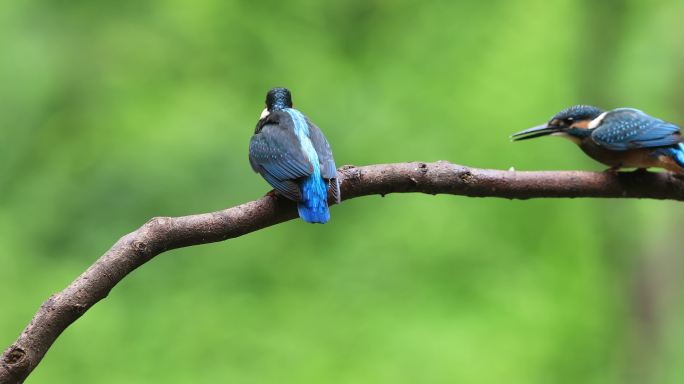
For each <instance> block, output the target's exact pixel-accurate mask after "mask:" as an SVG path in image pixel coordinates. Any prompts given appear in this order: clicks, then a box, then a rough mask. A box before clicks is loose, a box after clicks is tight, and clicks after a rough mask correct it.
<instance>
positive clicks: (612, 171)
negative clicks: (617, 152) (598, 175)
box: [603, 164, 622, 175]
mask: <svg viewBox="0 0 684 384" xmlns="http://www.w3.org/2000/svg"><path fill="white" fill-rule="evenodd" d="M621 167H622V166H621V165H619V164H618V165H613V166H611V167H610V168H608V169H606V170H605V171H603V172H605V173H608V174H610V175H617V173H618V171H619V170H620V168H621Z"/></svg>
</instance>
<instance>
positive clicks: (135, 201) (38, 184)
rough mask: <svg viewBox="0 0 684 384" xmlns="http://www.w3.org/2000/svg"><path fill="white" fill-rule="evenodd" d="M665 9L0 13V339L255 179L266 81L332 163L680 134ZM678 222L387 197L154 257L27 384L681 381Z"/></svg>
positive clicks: (646, 4) (125, 8)
mask: <svg viewBox="0 0 684 384" xmlns="http://www.w3.org/2000/svg"><path fill="white" fill-rule="evenodd" d="M682 14H684V4H682V2H681V1H676V0H667V1H645V0H644V1H620V0H612V1H602V2H595V1H589V0H584V1H569V0H568V1H552V2H549V1H542V0H529V1H503V0H499V1H489V2H485V1H479V2H475V1H473V2H456V1H425V2H418V1H416V2H412V1H389V0H348V1H335V2H321V1H317V0H295V1H268V2H254V1H234V0H232V1H221V0H200V1H194V2H187V1H147V2H140V1H131V0H126V1H118V2H104V1H100V2H97V1H57V0H50V1H48V0H42V1H41V0H25V1H4V2H0V52H1V53H0V55H1V57H0V132H1V133H2V140H0V284H1V285H0V301H1V302H2V303H3V306H2V307H3V309H2V314H1V315H0V344H2V346H3V347H4V346H6V345H9V344H10V343H11V342H12V341H13V340H14V339H15V338H16V336H17V335H18V334H19V333H20V331H21V329H22V328H23V327H24V326H25V325H26V323H27V322H28V320H29V319H30V318H31V316H32V315H33V314H34V312H35V310H36V309H37V308H38V306H39V305H40V303H41V302H42V301H43V300H45V299H46V298H47V297H48V296H49V295H50V294H51V293H53V292H56V291H58V290H61V289H62V288H63V287H65V286H66V285H67V284H68V283H69V282H70V281H71V280H73V279H74V278H75V277H76V276H77V275H78V274H80V273H81V272H82V271H83V270H84V269H85V268H87V266H88V265H90V264H91V263H92V262H93V261H94V260H95V259H96V258H97V257H98V256H99V255H101V254H102V253H103V252H104V251H106V250H107V249H108V248H109V247H110V246H111V245H112V244H113V243H114V242H115V241H116V240H117V239H118V238H119V237H120V236H122V235H123V234H125V233H127V232H130V231H132V230H134V229H135V228H137V227H138V226H139V225H141V224H143V223H144V222H145V221H146V220H147V219H149V218H150V217H152V216H162V215H163V216H175V215H185V214H192V213H199V212H208V211H213V210H219V209H222V208H226V207H230V206H233V205H236V204H239V203H242V202H245V201H249V200H252V199H255V198H258V197H260V196H262V195H263V194H264V193H265V192H266V191H267V190H269V187H268V186H267V184H266V183H265V182H264V181H263V180H262V179H261V178H260V177H259V176H258V175H256V174H253V173H252V171H251V169H250V167H249V164H248V161H247V147H248V142H249V138H250V136H251V134H252V132H253V127H254V124H255V122H256V120H257V118H258V116H259V113H260V112H261V110H262V108H263V99H264V95H265V92H266V91H267V90H268V89H269V88H270V87H272V86H287V87H289V88H291V89H292V91H293V94H294V101H295V105H296V106H297V107H298V108H300V109H301V110H303V111H304V112H305V113H306V114H307V115H308V116H309V117H310V118H311V119H312V120H313V121H315V122H316V123H317V124H318V125H319V126H320V127H321V128H322V129H323V131H324V132H325V133H326V135H327V137H328V139H329V140H330V142H331V143H332V146H333V149H334V152H335V155H336V159H337V162H338V164H339V165H343V164H356V165H364V164H372V163H386V162H401V161H414V160H421V161H434V160H440V159H444V160H450V161H452V162H456V163H460V164H466V165H472V166H478V167H487V168H500V169H507V168H509V167H511V166H514V167H515V168H516V169H588V170H602V169H603V168H604V167H603V166H601V165H599V164H596V163H594V162H592V161H591V160H590V159H588V158H586V157H585V156H584V155H583V154H582V153H581V152H580V151H579V150H578V149H577V148H575V147H574V146H573V145H571V144H570V143H569V142H566V141H562V140H557V139H546V140H539V141H533V142H524V143H516V144H511V143H510V142H509V139H508V135H509V134H511V133H512V132H515V131H518V130H521V129H524V128H527V127H529V126H532V125H535V124H538V123H541V122H544V121H546V120H547V119H548V118H549V117H550V116H551V115H552V114H554V113H555V112H557V111H558V110H560V109H562V108H564V107H567V106H569V105H572V104H576V103H591V104H596V105H599V106H601V107H604V108H614V107H619V106H633V107H638V108H640V109H643V110H645V111H647V112H649V113H651V114H653V115H655V116H659V117H662V118H664V119H666V120H670V121H674V122H678V123H680V124H684V109H683V108H682V106H683V104H684V88H683V83H684V44H682V42H683V38H682V37H683V33H684V25H683V24H682V23H681V15H682ZM683 214H684V208H683V207H682V205H681V204H679V203H674V202H655V201H637V200H586V199H581V200H569V199H565V200H534V201H506V200H500V199H494V198H488V199H473V198H465V197H457V196H436V197H433V196H425V195H389V196H387V197H385V198H380V197H366V198H362V199H355V200H352V201H348V202H345V203H343V205H341V206H339V207H334V208H333V210H332V216H333V218H332V221H331V222H330V223H329V224H327V225H325V226H320V225H306V224H304V223H303V222H301V221H299V220H296V221H291V222H288V223H285V224H282V225H278V226H275V227H272V228H268V229H265V230H263V231H259V232H256V233H253V234H250V235H248V236H244V237H243V238H239V239H234V240H230V241H228V242H224V243H218V244H212V245H206V246H199V247H193V248H190V249H183V250H177V251H173V252H170V253H168V254H164V255H162V256H160V257H158V258H156V259H154V260H153V261H151V262H149V263H148V264H146V265H145V266H143V267H142V268H140V269H139V270H137V271H136V272H134V273H133V274H132V275H130V276H129V277H128V278H126V279H125V280H124V281H123V282H122V283H121V284H119V285H118V286H117V287H116V288H115V289H114V290H113V291H112V293H111V294H110V296H109V297H108V298H107V299H106V300H105V301H103V302H101V303H100V304H98V305H96V306H95V307H94V308H93V309H92V310H90V311H89V312H88V313H87V314H86V315H85V316H84V317H83V318H82V319H80V320H79V321H78V322H76V323H75V324H74V325H73V326H72V327H70V328H69V329H68V330H67V331H66V332H65V333H64V334H63V335H62V337H61V338H60V339H59V340H58V341H57V343H56V344H55V345H54V347H53V348H52V349H51V351H50V352H49V353H48V354H47V356H46V358H45V359H44V361H43V363H42V364H41V365H40V366H39V367H38V369H37V370H36V371H35V372H34V374H33V375H32V376H31V377H30V378H29V380H28V382H29V383H151V382H155V383H156V382H159V383H187V382H196V383H217V382H231V383H393V384H394V383H497V384H498V383H507V384H508V383H525V384H530V383H540V384H542V383H544V384H545V383H681V382H683V381H684V330H682V323H683V322H682V320H684V296H683V295H682V294H681V292H682V291H683V290H684V262H683V261H682V255H681V252H680V251H679V250H680V249H681V248H680V247H681V232H682V231H681V227H682V226H683V225H684V215H683Z"/></svg>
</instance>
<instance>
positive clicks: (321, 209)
mask: <svg viewBox="0 0 684 384" xmlns="http://www.w3.org/2000/svg"><path fill="white" fill-rule="evenodd" d="M300 190H301V192H302V201H300V202H298V203H297V210H298V211H299V217H301V218H302V219H304V221H306V222H307V223H321V224H325V223H327V222H328V220H330V211H329V210H328V185H327V184H326V182H325V180H323V178H322V177H321V174H320V172H314V173H313V174H312V175H311V176H309V177H307V178H306V179H304V181H303V182H302V184H301V185H300Z"/></svg>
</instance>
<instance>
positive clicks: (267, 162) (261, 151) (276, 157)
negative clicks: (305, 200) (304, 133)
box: [249, 118, 313, 200]
mask: <svg viewBox="0 0 684 384" xmlns="http://www.w3.org/2000/svg"><path fill="white" fill-rule="evenodd" d="M249 162H250V164H251V165H252V169H254V171H256V172H258V173H260V174H261V175H262V176H263V177H264V179H266V181H268V183H269V184H271V186H273V188H275V189H276V190H277V191H278V192H280V193H281V194H283V195H284V196H286V197H287V198H289V199H291V200H299V199H300V191H299V187H298V186H297V184H296V183H295V181H296V180H297V179H300V178H302V177H307V176H309V175H311V173H312V172H313V166H312V164H311V163H310V162H309V160H308V158H307V157H306V155H305V154H304V151H303V150H302V147H301V145H300V143H299V140H298V139H297V136H296V135H295V133H294V130H293V128H292V122H291V120H290V119H286V118H280V119H276V118H273V119H270V121H269V122H267V123H266V124H263V125H262V126H261V127H260V129H259V130H258V132H257V133H256V134H254V136H252V139H251V140H250V143H249Z"/></svg>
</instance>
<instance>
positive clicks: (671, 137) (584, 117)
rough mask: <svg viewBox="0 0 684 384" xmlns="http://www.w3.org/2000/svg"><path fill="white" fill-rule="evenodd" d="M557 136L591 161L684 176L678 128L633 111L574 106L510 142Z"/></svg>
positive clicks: (513, 136) (615, 169) (611, 167)
mask: <svg viewBox="0 0 684 384" xmlns="http://www.w3.org/2000/svg"><path fill="white" fill-rule="evenodd" d="M546 135H557V136H562V137H565V138H568V139H570V140H572V141H573V142H574V143H575V144H577V145H579V147H580V148H581V149H582V151H584V153H586V154H587V155H588V156H589V157H591V158H592V159H594V160H596V161H598V162H601V163H603V164H606V165H608V166H610V168H609V170H611V171H617V170H618V169H620V168H639V169H645V168H650V167H659V168H665V169H667V170H670V171H673V172H676V173H680V174H681V173H684V144H682V141H684V139H682V136H681V134H680V132H679V127H678V126H676V125H674V124H671V123H668V122H665V121H663V120H660V119H657V118H655V117H652V116H649V115H647V114H645V113H644V112H642V111H639V110H637V109H632V108H618V109H614V110H612V111H607V112H604V111H602V110H600V109H598V108H596V107H592V106H588V105H576V106H573V107H570V108H567V109H565V110H563V111H560V112H558V113H557V114H556V115H555V116H553V117H552V118H551V120H550V121H549V122H548V123H546V124H543V125H540V126H538V127H534V128H530V129H527V130H525V131H522V132H518V133H515V134H513V135H512V136H511V137H512V138H513V140H516V141H517V140H527V139H532V138H535V137H540V136H546Z"/></svg>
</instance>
